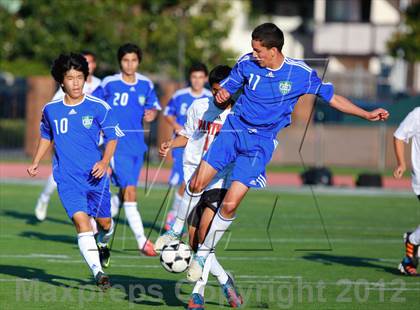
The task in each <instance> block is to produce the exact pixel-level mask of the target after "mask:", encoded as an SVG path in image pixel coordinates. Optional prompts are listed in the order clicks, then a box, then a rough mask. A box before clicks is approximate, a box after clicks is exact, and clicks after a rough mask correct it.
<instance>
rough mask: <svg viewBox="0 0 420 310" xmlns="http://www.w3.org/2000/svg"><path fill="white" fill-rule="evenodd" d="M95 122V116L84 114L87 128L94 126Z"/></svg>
mask: <svg viewBox="0 0 420 310" xmlns="http://www.w3.org/2000/svg"><path fill="white" fill-rule="evenodd" d="M92 123H93V116H89V115H86V116H83V117H82V124H83V126H85V128H86V129H89V128H90V127H91V126H92Z"/></svg>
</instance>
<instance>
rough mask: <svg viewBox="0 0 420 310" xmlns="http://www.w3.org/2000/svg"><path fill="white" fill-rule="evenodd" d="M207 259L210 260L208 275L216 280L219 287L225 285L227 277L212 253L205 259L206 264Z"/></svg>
mask: <svg viewBox="0 0 420 310" xmlns="http://www.w3.org/2000/svg"><path fill="white" fill-rule="evenodd" d="M209 258H212V259H211V267H210V273H211V274H212V275H213V276H215V277H216V278H217V280H218V281H219V283H220V284H221V285H223V284H225V283H226V282H227V280H228V275H227V273H226V271H225V270H224V269H223V267H222V265H220V263H219V261H218V260H217V258H216V255H215V254H214V252H211V253H210V254H209V256H208V257H207V259H206V264H207V261H208V259H209Z"/></svg>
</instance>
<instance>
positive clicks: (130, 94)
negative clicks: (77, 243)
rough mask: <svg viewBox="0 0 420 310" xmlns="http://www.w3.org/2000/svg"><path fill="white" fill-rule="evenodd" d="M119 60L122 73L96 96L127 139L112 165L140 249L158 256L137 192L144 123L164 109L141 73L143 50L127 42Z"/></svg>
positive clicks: (143, 151) (144, 148) (111, 78)
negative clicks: (141, 213) (109, 109)
mask: <svg viewBox="0 0 420 310" xmlns="http://www.w3.org/2000/svg"><path fill="white" fill-rule="evenodd" d="M117 57H118V63H119V65H120V68H121V73H119V74H115V75H111V76H108V77H106V78H104V80H103V82H102V84H101V86H100V87H98V88H97V89H96V90H95V91H94V93H93V95H94V96H97V97H98V98H101V99H104V100H105V101H106V102H107V103H108V104H109V105H110V106H111V107H112V110H113V112H114V115H115V118H116V119H117V122H118V124H119V127H120V128H121V130H122V131H123V132H124V135H125V137H124V139H121V141H120V143H119V144H118V147H117V149H116V151H115V154H114V157H113V160H112V163H111V167H112V180H113V182H114V183H115V185H116V186H118V187H119V188H120V199H121V200H122V207H123V208H124V211H125V215H126V217H127V220H128V224H129V225H130V228H131V230H132V231H133V233H134V236H135V238H136V240H137V245H138V248H139V250H140V251H141V252H142V253H143V254H145V255H147V256H155V255H156V252H155V250H154V245H153V243H152V242H151V241H150V240H147V238H146V236H145V234H144V227H143V222H142V219H141V215H140V213H139V210H138V209H137V191H136V190H137V182H138V179H139V175H140V170H141V167H142V165H143V160H144V154H145V152H146V150H147V145H146V143H145V142H144V130H143V121H145V122H152V121H153V120H154V119H155V118H156V116H157V111H158V110H160V109H161V107H160V105H159V102H158V98H157V96H156V93H155V90H154V85H153V83H152V81H151V80H149V79H148V78H147V77H145V76H144V75H142V74H139V73H137V69H138V67H139V64H140V62H141V60H142V51H141V49H140V48H139V47H138V46H137V45H135V44H131V43H126V44H124V45H122V46H121V47H120V48H119V49H118V53H117Z"/></svg>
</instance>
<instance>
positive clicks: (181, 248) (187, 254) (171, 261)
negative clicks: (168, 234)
mask: <svg viewBox="0 0 420 310" xmlns="http://www.w3.org/2000/svg"><path fill="white" fill-rule="evenodd" d="M191 256H192V252H191V249H190V247H189V246H188V245H187V244H185V243H184V242H182V241H181V240H174V241H171V242H169V243H168V244H166V245H165V246H164V247H163V248H162V251H161V252H160V263H161V264H162V266H163V268H165V270H167V271H169V272H173V273H180V272H184V271H185V270H186V269H187V268H188V266H189V265H190V261H191Z"/></svg>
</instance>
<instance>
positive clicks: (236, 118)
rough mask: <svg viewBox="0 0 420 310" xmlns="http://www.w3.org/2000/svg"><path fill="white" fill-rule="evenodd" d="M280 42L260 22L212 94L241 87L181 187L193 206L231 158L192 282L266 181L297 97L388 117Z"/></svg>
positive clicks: (220, 98) (272, 28) (273, 29)
mask: <svg viewBox="0 0 420 310" xmlns="http://www.w3.org/2000/svg"><path fill="white" fill-rule="evenodd" d="M283 43H284V37H283V33H282V31H281V30H280V29H279V28H278V27H277V26H276V25H274V24H272V23H265V24H262V25H259V26H258V27H256V28H255V29H254V30H253V32H252V41H251V45H252V49H253V52H252V53H249V54H246V55H244V56H242V57H241V58H240V59H239V60H238V61H237V63H236V65H235V66H234V68H233V69H232V71H231V74H230V76H229V77H228V78H227V79H226V80H224V81H223V82H222V83H221V85H222V87H223V88H222V89H221V90H220V91H219V92H218V93H217V95H216V100H217V102H224V101H226V100H227V99H228V98H229V97H230V96H232V95H233V94H234V93H236V91H238V90H239V89H241V88H243V94H241V95H240V97H239V98H238V100H237V101H236V110H235V114H234V115H230V116H229V117H228V118H227V120H226V122H225V123H224V125H223V128H222V131H221V133H220V134H219V136H218V137H217V138H216V140H215V141H214V143H213V144H212V145H211V147H210V149H209V150H208V152H207V153H206V154H205V156H204V157H203V160H202V161H201V163H200V166H199V168H198V169H197V170H196V172H195V174H194V176H193V177H192V179H191V181H190V183H189V185H188V186H187V188H186V193H187V194H189V195H190V196H191V202H192V203H191V205H192V206H194V205H195V204H196V203H197V202H196V200H197V199H198V198H197V196H198V195H197V194H198V193H201V192H202V191H203V189H204V188H205V187H206V186H207V184H209V182H210V181H211V180H212V179H213V177H214V176H215V175H216V173H217V172H218V171H222V170H223V168H224V167H225V166H227V165H228V164H230V163H232V162H234V168H233V171H232V177H231V178H232V185H231V186H230V188H229V190H228V192H227V194H226V196H225V198H224V200H223V203H222V206H221V207H220V208H219V210H218V212H217V213H216V216H215V218H214V220H213V222H212V224H211V227H210V229H209V232H208V234H207V236H206V238H205V240H204V242H203V244H202V245H201V246H200V248H199V249H198V251H197V254H196V255H195V257H194V259H193V260H192V262H191V264H190V267H189V269H188V273H187V278H188V280H190V281H192V282H195V281H197V280H199V279H200V277H201V275H202V270H203V266H204V263H205V260H206V258H207V256H208V255H209V253H210V251H211V250H212V249H213V248H214V247H215V246H216V245H217V242H218V241H219V240H220V239H221V237H222V236H223V233H224V232H225V231H226V230H227V229H228V227H229V226H230V225H231V223H232V222H233V220H234V219H235V213H236V210H237V208H238V207H239V204H240V202H241V200H242V199H243V198H244V196H245V195H246V193H247V192H248V190H249V188H250V187H256V188H258V187H264V186H265V185H266V178H265V167H266V165H267V164H268V163H269V162H270V160H271V156H272V154H273V152H274V150H275V148H276V146H277V140H276V136H277V133H278V132H279V131H280V130H281V129H282V128H284V127H287V126H289V125H290V123H291V114H292V111H293V109H294V106H295V105H296V103H297V101H298V99H299V97H300V96H302V95H305V94H313V95H317V96H320V97H321V98H323V99H324V100H325V101H327V102H329V104H330V105H331V106H332V107H333V108H335V109H337V110H339V111H342V112H344V113H348V114H352V115H356V116H359V117H361V118H364V119H366V120H370V121H378V120H386V119H387V118H388V116H389V114H388V112H387V111H386V110H384V109H375V110H373V111H371V112H368V111H365V110H363V109H361V108H359V107H357V106H356V105H354V104H353V103H352V102H350V101H349V100H348V99H346V98H344V97H342V96H339V95H337V94H334V88H333V85H332V84H330V83H323V82H322V81H321V79H320V78H319V77H318V76H317V74H316V71H315V70H313V69H311V68H310V67H308V65H306V64H305V63H304V62H303V61H300V60H296V59H292V58H289V57H286V56H284V55H283V53H282V47H283ZM198 197H199V196H198Z"/></svg>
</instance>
